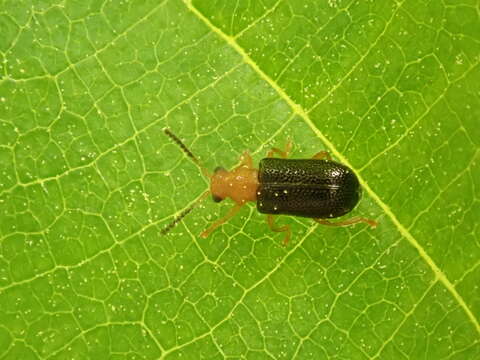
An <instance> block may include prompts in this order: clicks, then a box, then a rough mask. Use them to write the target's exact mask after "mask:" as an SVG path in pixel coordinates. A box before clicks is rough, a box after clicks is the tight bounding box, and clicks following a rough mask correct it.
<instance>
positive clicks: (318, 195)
mask: <svg viewBox="0 0 480 360" xmlns="http://www.w3.org/2000/svg"><path fill="white" fill-rule="evenodd" d="M164 132H165V134H167V135H168V136H169V137H170V138H171V139H172V140H173V141H174V142H175V143H176V144H177V145H179V146H180V148H181V149H182V150H183V151H184V152H185V153H186V154H187V155H188V156H189V157H190V158H191V159H192V160H193V161H194V162H195V164H197V166H198V167H199V168H200V169H201V170H202V173H203V174H204V175H205V176H206V177H208V178H209V179H210V190H207V191H206V192H205V193H204V194H203V195H202V196H201V197H200V199H199V201H200V200H202V199H203V198H205V197H206V196H207V195H209V194H211V195H212V199H213V201H215V202H220V201H222V200H224V199H226V198H230V199H232V200H233V201H234V202H235V206H234V207H233V208H231V209H230V211H229V212H228V213H227V214H226V215H225V216H224V217H222V218H220V219H219V220H217V221H215V222H214V223H213V224H212V225H210V227H209V228H207V229H206V230H205V231H203V232H202V234H201V236H202V237H203V238H206V237H207V236H208V235H209V234H210V233H211V232H212V231H214V230H215V229H216V228H218V227H219V226H220V225H222V224H223V223H225V222H226V221H228V220H229V219H230V218H232V217H233V216H235V215H236V214H237V213H238V211H239V210H240V209H241V207H242V206H243V205H244V204H245V203H246V202H247V201H256V203H257V210H258V211H259V212H261V213H264V214H268V215H267V223H268V226H269V227H270V229H271V230H272V231H274V232H284V233H285V238H284V244H285V245H286V244H287V243H288V241H289V239H290V236H291V230H290V226H289V225H284V226H277V225H276V224H275V221H274V218H273V215H280V214H283V215H293V216H302V217H308V218H313V220H315V221H316V222H318V223H320V224H323V225H329V226H348V225H352V224H356V223H360V222H363V223H367V224H368V225H370V226H371V227H376V226H377V222H376V221H374V220H371V219H366V218H363V217H359V216H356V217H352V218H350V219H346V220H344V221H340V222H330V221H329V220H327V219H332V218H337V217H340V216H343V215H345V214H347V213H349V212H350V211H352V210H353V208H355V206H356V205H357V203H358V201H359V200H360V196H361V187H360V184H359V182H358V178H357V176H356V175H355V174H354V173H353V171H352V170H351V169H350V168H348V167H347V166H345V165H342V164H339V163H337V162H335V161H333V160H332V159H331V157H330V155H329V154H328V153H327V152H326V151H321V152H319V153H317V154H316V155H314V156H313V157H312V158H311V159H288V154H289V152H290V150H291V147H292V144H291V142H288V143H287V146H286V149H285V150H284V151H282V150H280V149H277V148H272V149H271V150H270V151H269V152H268V153H267V157H266V158H264V159H262V160H261V161H260V163H259V166H258V169H255V168H254V167H253V161H252V158H251V156H250V155H249V153H248V152H247V151H245V152H244V153H243V155H242V156H241V158H240V165H239V166H237V167H236V168H234V169H233V170H232V171H227V170H225V169H224V168H222V167H217V168H216V169H215V170H214V172H213V174H212V173H210V172H209V171H208V170H207V169H205V168H204V167H203V166H201V165H200V162H199V161H198V159H197V158H196V157H195V155H193V153H192V152H191V151H190V150H189V149H188V148H187V147H186V146H185V145H184V144H183V143H182V141H181V140H180V139H179V138H178V137H177V136H175V135H174V134H173V133H172V132H171V131H170V130H169V129H164ZM275 154H277V155H278V156H280V158H275V157H273V156H274V155H275ZM197 203H198V201H197V202H196V203H195V204H193V205H192V206H190V207H189V208H187V209H186V210H184V211H183V212H182V213H181V214H180V215H179V216H178V217H177V218H175V219H174V220H173V222H171V223H170V224H169V225H168V226H167V227H166V228H165V229H163V230H162V234H165V233H167V232H168V231H169V230H170V229H171V228H172V227H173V226H175V225H176V224H177V223H178V222H179V221H180V220H181V219H182V218H183V217H184V216H185V215H187V214H188V213H189V212H190V211H192V210H193V208H194V207H195V206H196V204H197Z"/></svg>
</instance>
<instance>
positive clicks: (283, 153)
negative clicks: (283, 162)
mask: <svg viewBox="0 0 480 360" xmlns="http://www.w3.org/2000/svg"><path fill="white" fill-rule="evenodd" d="M291 150H292V141H291V140H288V142H287V145H286V146H285V150H280V149H278V148H272V149H271V150H270V151H269V152H268V153H267V157H273V154H275V153H276V154H277V155H279V156H280V157H281V158H284V159H286V158H287V157H288V154H289V152H290V151H291Z"/></svg>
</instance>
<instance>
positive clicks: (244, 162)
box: [238, 151, 253, 169]
mask: <svg viewBox="0 0 480 360" xmlns="http://www.w3.org/2000/svg"><path fill="white" fill-rule="evenodd" d="M243 166H246V167H247V168H249V169H253V160H252V157H251V156H250V154H249V153H248V151H244V152H243V154H242V156H240V165H239V166H238V167H243Z"/></svg>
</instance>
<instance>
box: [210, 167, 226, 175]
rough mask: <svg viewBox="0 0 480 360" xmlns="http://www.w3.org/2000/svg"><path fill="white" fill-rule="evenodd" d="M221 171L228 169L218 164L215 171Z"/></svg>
mask: <svg viewBox="0 0 480 360" xmlns="http://www.w3.org/2000/svg"><path fill="white" fill-rule="evenodd" d="M219 171H226V170H225V168H224V167H223V166H217V167H216V168H215V170H213V173H214V174H216V173H217V172H219Z"/></svg>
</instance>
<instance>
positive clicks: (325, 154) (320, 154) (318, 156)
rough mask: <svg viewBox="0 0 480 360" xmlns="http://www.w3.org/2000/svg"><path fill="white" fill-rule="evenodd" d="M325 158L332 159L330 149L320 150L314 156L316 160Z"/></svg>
mask: <svg viewBox="0 0 480 360" xmlns="http://www.w3.org/2000/svg"><path fill="white" fill-rule="evenodd" d="M325 158H326V159H327V160H332V157H331V156H330V154H329V153H328V151H320V152H318V153H316V154H315V155H313V156H312V159H315V160H323V159H325Z"/></svg>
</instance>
